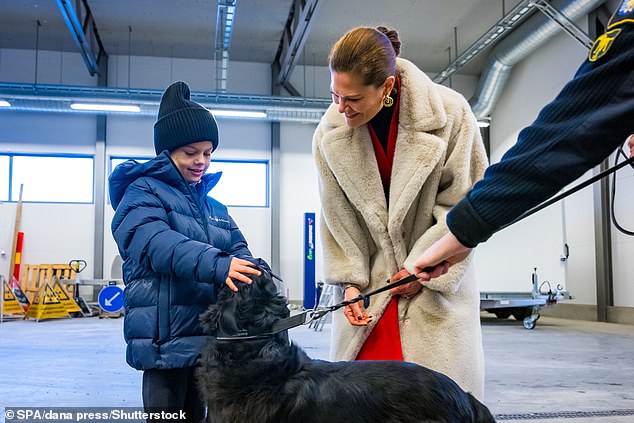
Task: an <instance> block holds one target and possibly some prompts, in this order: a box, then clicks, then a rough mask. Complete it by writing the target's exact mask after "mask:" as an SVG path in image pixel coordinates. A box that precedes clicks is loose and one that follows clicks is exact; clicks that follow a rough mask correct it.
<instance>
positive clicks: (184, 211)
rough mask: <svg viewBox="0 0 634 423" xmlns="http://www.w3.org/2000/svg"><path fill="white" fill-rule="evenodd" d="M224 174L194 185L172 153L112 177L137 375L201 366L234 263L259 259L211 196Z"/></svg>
mask: <svg viewBox="0 0 634 423" xmlns="http://www.w3.org/2000/svg"><path fill="white" fill-rule="evenodd" d="M219 178H220V174H219V173H217V174H207V175H204V176H203V178H202V180H201V182H200V183H198V184H196V185H189V184H188V183H187V182H186V181H185V180H184V179H183V177H182V176H181V175H180V173H179V172H178V170H177V168H176V166H175V165H174V163H173V162H172V160H171V158H170V156H169V153H168V152H167V151H164V152H163V153H161V154H159V155H158V156H157V157H156V158H154V159H153V160H151V161H149V162H146V163H140V164H139V163H137V162H135V161H132V160H130V161H127V162H125V163H123V164H121V165H120V166H118V167H117V168H116V169H115V170H114V171H113V172H112V174H111V175H110V178H109V189H110V200H111V202H112V206H113V207H114V208H115V215H114V217H113V219H112V233H113V235H114V239H115V241H116V242H117V246H118V248H119V253H120V254H121V258H122V259H123V280H124V283H125V290H124V293H125V295H124V299H125V301H124V304H125V321H124V336H125V339H126V342H127V344H128V347H127V354H126V355H127V357H126V358H127V362H128V364H129V365H130V366H132V367H134V368H135V369H139V370H145V369H170V368H182V367H188V366H193V365H195V364H196V361H197V358H198V355H199V352H200V350H201V348H202V346H203V345H204V343H205V340H206V337H205V336H204V335H203V332H202V329H201V327H200V322H199V320H198V316H199V314H200V313H202V312H203V311H205V310H206V309H207V307H208V306H209V305H210V304H212V303H214V302H215V300H216V292H217V290H218V288H219V287H220V286H222V285H223V284H224V283H225V280H226V278H227V275H228V273H229V265H230V263H231V259H232V257H234V256H235V257H239V258H243V259H246V260H250V261H251V262H253V263H256V264H258V265H262V266H265V267H266V268H267V269H268V265H266V263H264V262H263V261H262V260H259V259H254V258H253V257H252V255H251V252H250V251H249V249H248V247H247V243H246V241H245V239H244V236H243V235H242V233H241V232H240V230H239V229H238V227H237V226H236V224H235V222H234V221H233V219H232V218H231V217H230V216H229V214H228V212H227V208H226V207H225V206H224V205H222V204H221V203H219V202H218V201H216V200H214V199H212V198H211V197H209V196H208V195H207V194H208V192H209V190H211V188H213V187H214V186H215V185H216V183H217V182H218V179H219Z"/></svg>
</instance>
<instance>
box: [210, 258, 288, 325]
mask: <svg viewBox="0 0 634 423" xmlns="http://www.w3.org/2000/svg"><path fill="white" fill-rule="evenodd" d="M260 270H261V274H260V276H255V275H253V276H251V280H252V283H251V284H244V283H237V284H236V285H237V286H238V292H234V291H232V290H231V289H230V288H229V287H228V286H226V285H223V287H222V289H221V290H220V292H219V294H218V298H217V301H216V303H215V304H212V305H211V306H210V307H209V309H208V310H207V311H205V312H204V313H203V314H201V316H200V319H201V324H202V327H203V331H204V332H205V333H206V334H208V335H212V336H216V337H232V336H236V335H241V334H261V333H267V332H269V331H270V330H271V327H272V325H273V324H274V323H275V322H277V321H278V320H280V319H283V318H286V317H288V316H289V315H290V310H289V309H288V306H287V301H286V298H285V297H283V296H282V295H281V294H280V293H279V290H278V286H277V284H276V283H275V282H274V281H273V277H272V275H271V273H270V272H268V271H266V270H264V269H260Z"/></svg>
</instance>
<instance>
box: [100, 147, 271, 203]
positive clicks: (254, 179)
mask: <svg viewBox="0 0 634 423" xmlns="http://www.w3.org/2000/svg"><path fill="white" fill-rule="evenodd" d="M131 158H133V157H111V158H110V169H111V171H112V170H113V169H114V168H115V167H117V166H118V165H120V164H121V163H123V162H125V161H126V160H129V159H131ZM133 159H134V160H136V161H137V162H139V163H143V162H146V161H148V160H149V159H147V158H136V157H134V158H133ZM215 172H222V177H221V178H220V181H219V182H218V185H216V186H215V187H214V188H213V189H212V190H211V193H210V195H211V196H212V197H213V198H215V199H216V200H218V201H220V202H221V203H223V204H224V205H226V206H234V207H268V206H269V163H268V161H265V160H251V161H241V160H212V161H211V165H210V166H209V169H208V170H207V173H215Z"/></svg>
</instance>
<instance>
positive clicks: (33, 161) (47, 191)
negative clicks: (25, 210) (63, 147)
mask: <svg viewBox="0 0 634 423" xmlns="http://www.w3.org/2000/svg"><path fill="white" fill-rule="evenodd" d="M11 161H12V166H11V175H10V180H11V185H10V186H11V193H10V199H9V200H10V201H18V199H19V195H20V185H22V184H23V185H24V190H23V193H22V200H23V201H41V202H55V203H92V201H93V184H94V182H93V172H94V171H93V159H92V158H91V157H78V156H27V155H13V156H11ZM7 185H8V184H7Z"/></svg>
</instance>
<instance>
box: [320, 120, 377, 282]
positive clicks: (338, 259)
mask: <svg viewBox="0 0 634 423" xmlns="http://www.w3.org/2000/svg"><path fill="white" fill-rule="evenodd" d="M321 128H322V127H321V125H320V126H318V127H317V130H316V131H315V134H314V136H313V157H314V159H315V164H316V166H317V178H318V183H319V192H320V198H321V216H320V221H319V226H318V227H319V232H320V239H321V244H322V255H323V257H324V258H323V261H322V263H323V272H324V279H325V282H326V283H328V284H353V285H356V286H358V287H359V288H360V289H363V288H365V287H366V286H367V285H368V283H369V280H370V279H369V278H370V275H369V268H370V265H369V260H370V259H369V257H370V255H371V254H372V253H373V252H372V251H370V245H369V244H368V241H367V238H368V237H369V235H367V236H364V230H363V228H362V227H361V226H360V224H359V220H358V219H357V216H356V214H355V211H354V208H353V207H352V205H351V204H350V202H349V201H348V199H347V197H346V195H345V194H344V193H343V191H342V189H341V187H340V186H339V183H338V182H337V180H336V178H335V176H334V175H333V173H332V171H331V169H330V167H329V166H328V163H327V161H326V159H325V158H324V156H323V154H322V151H321V149H320V141H321V137H322V130H321Z"/></svg>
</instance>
